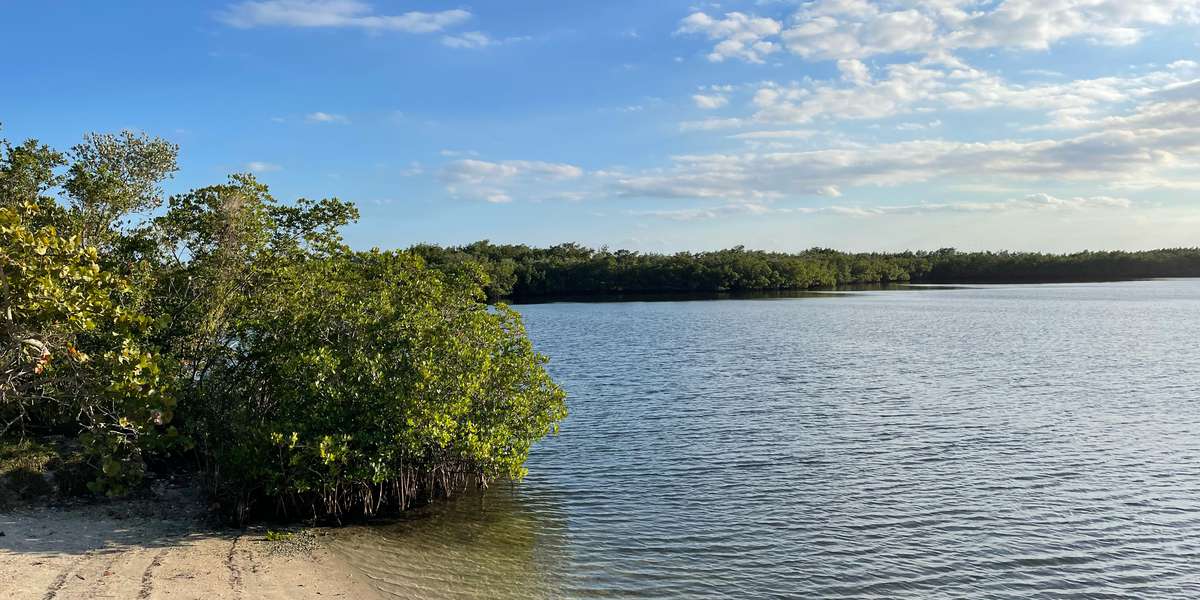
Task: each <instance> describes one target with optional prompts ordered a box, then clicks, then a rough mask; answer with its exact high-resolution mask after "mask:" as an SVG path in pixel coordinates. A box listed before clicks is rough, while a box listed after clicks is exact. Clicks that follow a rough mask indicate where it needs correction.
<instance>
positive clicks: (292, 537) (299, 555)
mask: <svg viewBox="0 0 1200 600" xmlns="http://www.w3.org/2000/svg"><path fill="white" fill-rule="evenodd" d="M196 497H197V496H196V495H195V494H194V493H193V490H191V489H190V488H182V489H173V490H172V489H162V488H159V489H158V490H157V493H148V494H147V496H145V497H142V498H139V499H135V500H123V501H114V502H105V503H95V504H78V505H69V506H59V507H45V506H34V507H26V508H18V509H16V510H13V511H9V512H0V535H2V537H0V590H3V593H2V594H0V595H2V596H3V597H4V598H5V599H6V600H26V599H29V600H53V599H72V600H74V599H90V598H121V599H125V598H128V599H130V600H134V599H136V600H146V599H154V598H177V599H193V598H194V599H205V600H209V599H212V600H226V599H229V600H233V599H245V600H257V599H285V598H286V599H315V598H322V599H327V598H347V599H359V598H363V599H372V598H381V595H380V594H379V592H378V591H377V590H376V589H375V588H374V586H372V585H371V584H370V582H369V581H368V580H367V579H366V577H365V576H364V575H362V574H360V573H359V572H357V570H355V569H354V568H353V567H351V566H350V565H347V564H346V563H345V562H343V561H342V560H341V559H339V558H338V556H337V555H336V554H335V553H334V552H333V551H331V550H330V549H329V547H328V544H327V543H326V542H325V539H326V538H325V536H324V531H323V530H321V529H298V528H289V529H287V530H286V533H283V534H282V535H272V536H271V537H272V538H274V539H273V540H269V539H267V532H268V530H267V529H266V528H265V527H261V528H251V529H246V530H235V529H225V528H221V527H217V526H212V525H211V524H208V523H207V519H206V518H205V517H204V511H203V507H201V506H199V505H198V504H197V502H196V500H195V498H196ZM280 538H286V539H280Z"/></svg>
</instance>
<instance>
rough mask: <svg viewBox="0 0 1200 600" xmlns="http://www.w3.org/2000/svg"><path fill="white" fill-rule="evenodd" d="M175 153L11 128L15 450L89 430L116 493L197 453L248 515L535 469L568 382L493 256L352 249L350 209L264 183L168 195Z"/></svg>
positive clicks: (397, 498)
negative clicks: (517, 305) (479, 264)
mask: <svg viewBox="0 0 1200 600" xmlns="http://www.w3.org/2000/svg"><path fill="white" fill-rule="evenodd" d="M176 156H177V148H176V147H175V146H174V145H172V144H170V143H167V142H165V141H163V140H159V139H154V138H150V137H146V136H144V135H137V134H133V133H128V132H126V133H122V134H120V135H89V136H87V137H85V139H84V141H83V142H82V143H81V144H79V145H77V146H76V147H74V148H72V149H71V151H70V152H68V153H60V152H57V151H55V150H53V149H51V148H49V147H47V146H44V145H42V144H39V143H38V142H36V141H27V142H25V143H23V144H19V145H14V144H11V143H9V142H7V141H0V319H3V321H2V325H0V442H3V443H4V444H5V445H6V447H10V448H21V447H25V446H28V444H29V441H28V440H30V439H36V438H39V437H45V436H52V435H67V436H71V437H75V438H77V440H78V444H76V445H77V446H78V447H80V448H82V452H81V454H82V457H83V459H84V461H85V463H86V465H87V467H88V468H89V469H90V470H91V473H92V474H91V478H90V479H91V482H90V485H89V487H90V489H91V491H92V492H94V493H101V494H107V495H110V496H115V495H121V494H124V493H127V492H129V491H130V490H132V489H134V488H136V487H137V486H138V485H139V483H140V482H141V480H142V478H143V476H144V475H145V473H146V469H147V465H148V464H149V465H160V466H161V465H166V466H178V465H185V466H186V465H196V466H198V467H199V468H200V472H201V473H202V476H203V480H204V481H205V483H206V487H207V489H208V491H209V492H210V493H211V494H212V496H213V498H214V499H215V500H217V501H218V502H219V503H220V504H221V505H222V506H223V507H224V508H225V509H226V510H227V512H228V513H229V514H230V515H231V516H234V517H236V518H237V519H238V520H242V521H244V520H245V519H246V518H248V517H249V516H250V515H251V513H252V512H253V511H269V512H272V513H274V514H276V515H281V516H285V517H310V516H318V517H319V516H341V515H345V514H348V513H356V514H368V515H369V514H373V513H375V512H377V511H379V510H383V509H385V508H404V507H406V506H408V505H409V504H410V503H411V502H413V501H414V500H415V499H418V498H432V497H436V496H439V495H446V494H450V493H452V492H454V491H456V490H458V489H460V488H462V487H464V486H468V485H487V484H488V483H490V482H493V481H495V480H498V479H507V478H519V477H521V476H522V475H523V474H524V469H523V464H524V461H525V459H526V457H527V455H528V452H529V449H530V446H531V445H532V444H533V443H534V442H535V441H536V440H538V439H540V438H542V437H543V436H545V435H547V434H549V433H551V432H554V431H556V429H557V425H558V423H559V421H561V419H562V418H563V417H564V416H565V414H566V407H565V402H564V393H563V392H562V390H561V389H559V388H558V386H556V385H555V384H554V382H553V381H552V380H551V379H550V378H549V376H548V375H547V374H546V372H545V370H544V368H543V367H544V365H545V363H546V359H545V357H543V356H541V355H539V354H538V353H536V352H535V351H534V350H533V347H532V345H531V343H530V342H529V340H528V339H527V338H526V336H525V333H524V330H523V328H522V324H521V319H520V317H519V316H518V315H517V314H516V313H515V312H514V311H512V310H510V309H508V308H507V307H505V306H503V305H497V306H494V307H489V306H488V305H487V304H486V303H485V301H484V300H485V295H484V291H483V290H484V288H485V287H486V286H488V285H490V284H489V281H488V278H487V274H486V273H485V272H484V271H483V270H482V269H480V268H470V267H464V268H459V269H455V270H454V271H452V272H447V273H443V272H440V271H436V270H431V269H429V268H427V267H426V266H425V263H424V261H423V259H421V258H420V257H418V256H417V255H415V254H412V253H407V252H385V251H379V250H373V251H370V252H354V251H352V250H351V249H350V248H348V247H347V246H346V245H345V244H344V243H343V242H342V239H341V237H340V235H339V230H340V229H341V228H342V227H343V226H345V225H346V224H348V223H351V222H353V221H354V220H355V219H356V218H357V216H358V213H357V211H356V209H355V208H354V206H353V205H352V204H350V203H347V202H343V201H340V200H337V199H323V200H307V199H300V200H298V201H296V202H293V203H290V204H282V203H279V202H277V201H276V200H275V199H274V198H273V197H272V196H271V195H270V194H269V191H268V189H267V187H266V186H264V185H262V184H261V183H259V182H257V181H255V180H254V178H253V177H251V176H249V175H244V174H239V175H233V176H231V177H230V178H229V180H228V181H227V182H225V183H222V184H218V185H212V186H208V187H204V188H200V189H196V190H193V191H190V192H188V193H185V194H180V195H177V196H173V197H170V198H166V199H164V198H163V193H162V189H161V184H162V182H163V181H164V180H165V179H167V178H169V177H171V176H172V174H173V173H174V172H175V171H176V169H177V166H176ZM42 462H43V463H44V462H46V461H42ZM3 483H4V482H0V485H3Z"/></svg>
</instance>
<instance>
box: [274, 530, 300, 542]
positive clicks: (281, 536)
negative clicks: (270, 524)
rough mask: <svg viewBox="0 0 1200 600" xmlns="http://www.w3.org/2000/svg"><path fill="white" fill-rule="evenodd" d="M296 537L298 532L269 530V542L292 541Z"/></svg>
mask: <svg viewBox="0 0 1200 600" xmlns="http://www.w3.org/2000/svg"><path fill="white" fill-rule="evenodd" d="M294 537H296V534H294V533H292V532H290V531H275V530H273V529H268V530H267V541H268V542H290V541H292V538H294Z"/></svg>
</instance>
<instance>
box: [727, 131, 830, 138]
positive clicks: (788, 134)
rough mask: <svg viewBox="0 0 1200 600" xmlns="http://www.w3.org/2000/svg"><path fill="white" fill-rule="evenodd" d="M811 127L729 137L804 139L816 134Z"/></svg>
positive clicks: (754, 132)
mask: <svg viewBox="0 0 1200 600" xmlns="http://www.w3.org/2000/svg"><path fill="white" fill-rule="evenodd" d="M816 134H817V132H816V131H813V130H811V129H783V130H771V131H747V132H746V133H737V134H734V135H731V136H729V137H731V138H733V139H735V140H803V139H808V138H811V137H813V136H814V135H816Z"/></svg>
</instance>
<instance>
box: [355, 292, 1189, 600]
mask: <svg viewBox="0 0 1200 600" xmlns="http://www.w3.org/2000/svg"><path fill="white" fill-rule="evenodd" d="M519 308H520V309H521V311H522V312H523V313H524V314H525V317H526V322H527V325H528V328H529V331H530V335H531V336H532V337H533V338H534V341H535V343H536V344H537V346H538V348H539V349H540V350H541V351H543V352H545V353H547V354H548V355H550V356H551V357H552V358H553V362H552V364H551V371H552V373H553V375H554V376H555V377H556V379H557V380H558V381H560V382H561V383H562V384H563V385H564V387H566V388H567V390H568V392H569V393H570V394H571V399H570V404H571V411H572V415H571V417H570V418H569V419H568V421H567V422H566V423H565V424H564V426H563V431H562V434H561V435H560V436H559V437H557V438H554V439H550V440H547V441H546V442H544V443H542V444H540V445H539V446H538V447H537V448H535V451H534V454H533V456H532V457H531V459H530V462H529V468H530V476H529V478H528V480H527V481H525V482H524V483H522V484H520V485H517V486H512V487H510V486H501V487H500V488H497V489H493V490H492V491H491V492H489V493H488V494H487V495H486V496H484V497H477V496H464V497H460V498H455V499H453V500H452V501H450V502H447V503H443V504H437V505H433V506H429V507H425V508H422V509H419V510H416V511H414V512H412V513H411V514H409V515H406V516H405V517H404V518H403V519H400V520H398V521H396V522H394V523H391V524H388V525H384V526H372V527H364V528H356V529H350V530H346V531H342V532H339V535H338V542H337V544H336V548H337V549H338V550H339V551H340V552H341V553H343V554H344V555H345V557H346V558H348V559H349V560H350V561H351V562H352V563H354V564H356V565H358V566H359V567H360V568H361V569H362V570H363V571H364V573H366V574H367V575H368V576H370V577H371V578H372V579H373V580H374V581H375V582H376V584H377V585H378V586H379V587H380V588H381V589H382V590H384V591H385V592H388V593H390V594H393V595H395V596H397V597H404V598H614V597H620V598H682V597H686V598H739V599H741V598H750V599H757V598H795V597H822V598H997V599H1003V598H1064V599H1066V598H1071V599H1075V598H1089V599H1090V598H1154V599H1158V598H1197V597H1200V571H1197V565H1198V564H1200V411H1197V410H1195V408H1196V404H1197V402H1198V401H1200V352H1197V351H1196V345H1195V344H1196V342H1195V340H1197V339H1200V282H1198V281H1189V280H1168V281H1152V282H1136V283H1116V284H1095V285H1055V286H986V287H981V288H976V289H954V290H927V291H908V292H904V293H888V292H872V293H862V294H850V295H839V296H833V295H830V296H829V297H820V298H803V299H790V300H789V299H781V300H770V301H767V300H763V301H755V300H736V301H735V300H730V301H710V302H655V303H614V304H601V303H589V304H569V303H568V304H541V305H532V306H524V307H519Z"/></svg>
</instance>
